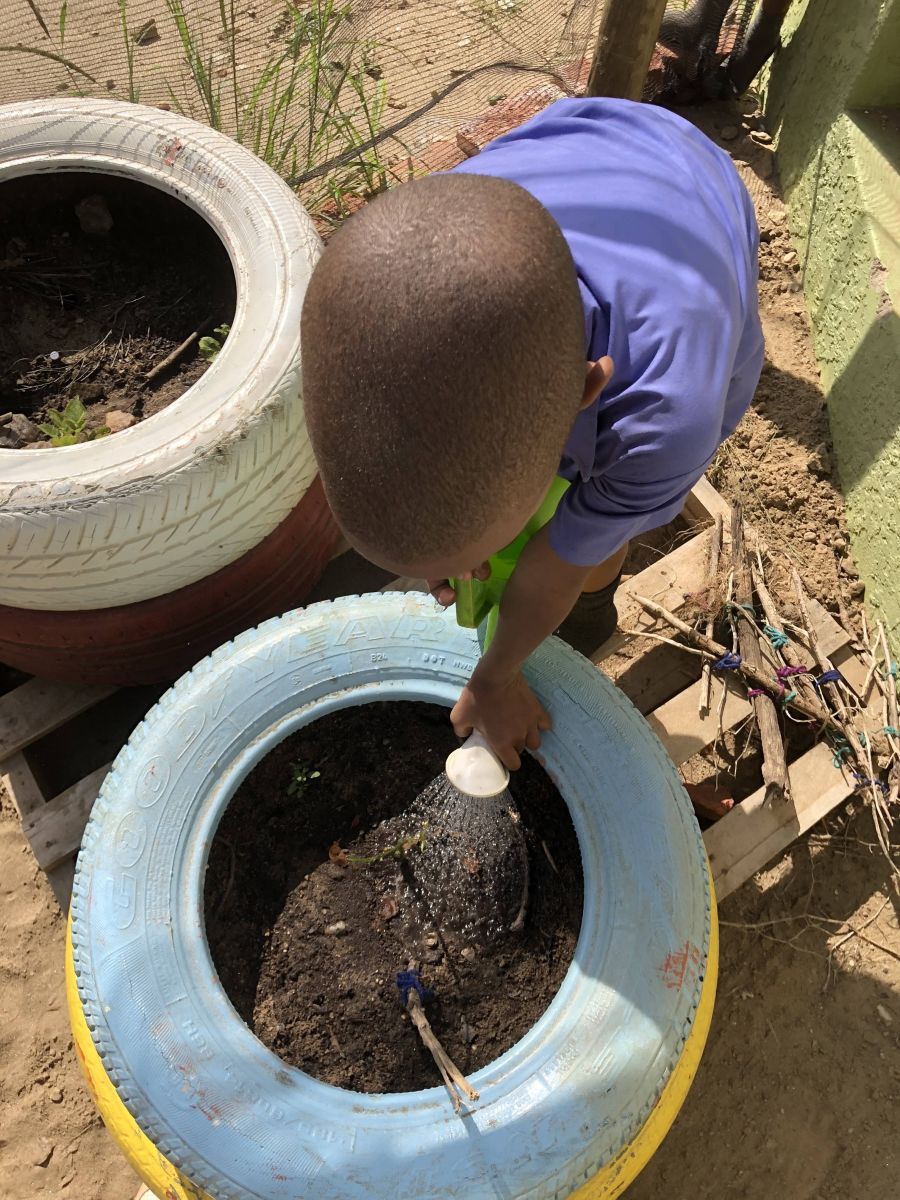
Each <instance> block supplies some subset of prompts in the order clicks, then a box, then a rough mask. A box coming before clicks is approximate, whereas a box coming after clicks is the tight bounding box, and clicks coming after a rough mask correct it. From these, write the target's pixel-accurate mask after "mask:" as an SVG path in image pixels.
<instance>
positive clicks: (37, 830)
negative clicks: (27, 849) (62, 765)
mask: <svg viewBox="0 0 900 1200" xmlns="http://www.w3.org/2000/svg"><path fill="white" fill-rule="evenodd" d="M111 765H112V764H111V763H106V765H105V766H102V767H98V768H97V770H96V771H92V772H91V773H90V775H85V777H84V779H79V781H78V783H75V784H73V785H72V787H70V788H66V790H65V791H64V792H61V793H60V795H58V796H56V797H55V798H54V799H53V800H48V801H47V803H46V804H44V805H42V806H41V807H40V808H39V809H37V810H36V811H35V812H32V813H31V814H30V816H28V817H27V818H26V819H25V820H23V822H22V829H23V830H24V833H25V836H26V837H27V838H28V841H29V842H30V843H31V849H32V851H33V852H34V857H35V858H36V859H37V861H38V866H40V867H42V868H43V870H45V871H50V870H51V869H52V868H53V867H55V866H57V865H58V864H59V863H61V862H62V861H63V859H65V858H67V857H68V856H69V855H70V854H73V853H74V852H75V851H76V850H77V849H78V847H79V846H80V845H81V837H82V834H83V833H84V827H85V825H86V824H87V819H88V817H89V816H90V812H91V809H92V808H93V805H94V801H95V800H96V799H97V793H98V792H99V791H100V785H101V784H102V783H103V780H104V779H105V778H106V775H107V772H108V771H109V768H110V766H111Z"/></svg>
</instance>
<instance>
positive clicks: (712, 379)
mask: <svg viewBox="0 0 900 1200" xmlns="http://www.w3.org/2000/svg"><path fill="white" fill-rule="evenodd" d="M757 244H758V231H757V227H756V220H755V216H754V212H753V206H752V204H751V202H750V198H749V196H748V195H747V192H746V190H745V188H744V186H743V184H742V183H741V181H740V179H739V178H738V175H737V173H736V171H735V169H734V167H733V165H732V163H731V161H730V159H729V158H728V157H727V155H726V154H724V153H723V152H722V151H720V150H718V149H717V148H716V147H715V146H714V145H713V144H712V143H711V142H710V141H709V140H708V139H707V138H706V137H704V136H703V134H701V133H699V132H698V131H697V130H696V129H694V128H693V126H691V125H689V124H688V123H687V122H686V121H683V120H682V119H681V118H680V117H678V116H675V115H674V114H672V113H669V112H666V111H664V110H662V109H659V108H653V107H650V106H649V105H643V104H635V103H631V102H629V101H624V100H598V99H582V100H577V99H573V100H561V101H559V102H558V103H556V104H554V105H552V106H551V107H550V108H548V109H546V110H545V111H544V112H543V113H541V114H540V115H539V116H537V117H535V118H534V119H533V120H531V121H529V122H528V123H527V124H525V125H523V126H522V127H521V128H519V129H516V130H514V131H513V132H512V133H510V134H507V135H506V136H504V137H502V138H500V139H498V140H497V141H496V142H494V143H492V144H491V145H490V146H488V147H486V148H485V149H484V150H483V151H482V152H481V153H480V154H479V155H477V156H476V157H475V158H472V159H469V160H467V161H466V162H465V163H463V164H462V165H461V166H459V167H458V168H456V170H455V171H453V172H451V173H449V174H446V175H440V176H433V177H431V178H428V179H423V180H420V181H416V182H413V183H409V184H405V185H403V186H401V187H398V188H396V189H395V190H393V191H390V192H388V193H387V194H386V195H384V196H383V197H381V198H380V199H378V200H377V201H375V202H374V203H373V204H370V205H369V206H367V207H366V208H365V209H363V210H362V211H361V212H360V213H358V214H357V215H356V216H354V217H353V218H352V219H351V220H349V221H348V222H347V223H346V224H345V225H344V226H343V227H342V228H341V230H340V231H339V232H338V233H337V234H336V236H335V237H334V239H333V240H332V241H331V243H330V244H329V246H328V248H327V250H326V251H325V253H324V255H323V256H322V259H321V261H320V262H319V264H318V266H317V267H316V270H315V272H314V274H313V278H312V280H311V282H310V285H309V291H308V293H307V297H306V303H305V307H304V312H303V329H302V351H303V387H304V397H305V404H306V414H307V420H308V423H309V430H310V435H311V438H312V443H313V448H314V450H315V453H316V456H317V458H318V462H319V468H320V471H321V474H322V480H323V483H324V485H325V490H326V493H327V495H328V498H329V501H330V502H331V505H332V508H333V510H334V513H335V515H336V517H337V520H338V521H339V522H340V524H341V525H342V527H343V529H344V531H345V533H346V535H347V537H348V538H349V539H350V541H351V542H352V543H353V544H354V545H355V546H356V547H357V548H358V549H359V551H360V552H361V553H362V554H364V555H365V556H366V557H367V558H369V559H371V560H373V561H374V562H377V563H379V564H381V565H383V566H385V567H388V568H390V569H391V570H393V571H396V572H397V574H399V575H412V576H416V577H425V578H426V579H428V580H429V584H430V586H431V587H432V590H433V594H434V595H435V596H436V598H437V599H438V600H439V601H441V602H442V603H445V604H446V603H452V601H453V591H452V589H451V588H450V587H449V586H448V584H447V580H448V578H453V577H462V578H465V577H466V575H467V574H468V573H471V572H473V571H474V572H475V574H479V572H481V573H483V571H484V568H483V566H481V567H480V566H479V564H484V562H485V560H486V559H487V558H488V557H489V556H490V555H491V554H493V553H495V552H496V551H497V550H499V549H501V548H502V547H503V546H505V545H506V544H507V543H508V542H510V541H512V539H513V538H514V537H515V536H516V534H517V533H518V532H519V531H520V530H521V529H522V528H523V526H524V525H525V523H526V521H527V519H528V517H529V516H530V515H531V514H532V513H533V512H534V511H535V510H536V509H537V507H538V505H539V503H540V501H541V499H542V498H543V496H544V494H545V492H546V491H547V488H548V487H549V485H550V483H551V481H552V479H553V477H554V475H555V474H557V473H558V474H560V475H562V476H564V477H565V478H566V479H568V480H571V486H570V487H569V489H568V491H567V492H566V494H565V496H564V497H563V499H562V501H561V502H560V505H559V508H558V510H557V512H556V514H555V516H554V517H553V519H552V520H551V522H550V524H549V525H547V526H546V527H545V528H544V529H543V530H542V531H541V532H540V533H539V534H537V535H536V536H535V537H534V538H532V539H531V541H530V542H529V543H528V545H527V546H526V548H525V550H524V552H523V553H522V556H521V558H520V560H519V563H518V565H517V567H516V570H515V572H514V574H513V576H512V578H511V579H510V581H509V583H508V585H507V587H506V590H505V592H504V596H503V601H502V604H501V609H500V620H499V623H498V627H497V632H496V635H495V637H494V640H493V642H492V643H491V646H490V648H489V649H488V651H487V653H486V654H485V655H484V657H483V658H482V659H481V661H480V663H479V665H478V667H477V668H476V670H475V672H474V673H473V675H472V678H471V680H470V681H469V683H468V685H467V686H466V687H465V688H464V690H463V693H462V695H461V697H460V700H459V702H458V704H457V705H456V707H455V708H454V710H453V712H452V714H451V718H452V721H453V724H454V727H455V729H456V732H457V733H458V734H460V735H461V736H465V735H467V734H468V733H469V732H471V730H472V729H473V728H477V729H480V730H481V731H482V733H483V734H484V735H485V736H486V737H487V738H488V740H489V741H490V742H491V744H492V745H493V746H494V748H495V750H496V751H497V753H498V754H499V755H500V757H501V758H502V759H503V761H504V762H505V763H506V764H507V766H509V767H511V768H513V769H515V768H517V767H518V766H519V754H520V752H521V751H522V750H523V749H524V748H525V747H528V748H529V749H534V748H536V747H537V746H538V745H539V743H540V733H541V730H543V729H547V728H549V718H548V716H547V714H546V712H545V711H544V709H543V708H542V707H541V705H540V704H539V703H538V701H537V699H536V697H535V696H534V694H533V693H532V692H531V691H530V689H529V688H528V686H527V685H526V683H525V681H524V679H523V677H522V674H521V670H520V668H521V666H522V664H523V662H524V661H525V659H526V658H527V657H528V655H529V654H531V652H532V651H533V650H534V649H535V647H536V646H538V645H539V643H540V642H541V641H543V639H544V638H545V637H547V636H548V635H549V634H551V633H553V632H554V631H555V630H557V629H560V627H561V629H560V632H561V634H562V636H563V637H564V638H566V639H567V640H569V641H571V642H572V643H574V644H575V645H576V647H578V648H583V649H585V650H586V651H587V652H590V651H591V650H593V649H594V648H595V647H596V646H598V645H599V644H600V643H601V642H602V641H603V640H605V638H606V637H608V636H609V634H610V633H611V632H612V631H613V629H614V628H615V621H616V612H615V608H614V606H613V603H612V593H613V591H614V590H615V585H616V583H617V582H618V579H619V575H620V572H621V568H622V562H623V560H624V557H625V551H626V549H627V545H628V541H629V539H630V538H632V537H633V536H635V535H636V534H640V533H643V532H645V531H646V530H649V529H651V528H653V527H655V526H658V525H662V524H665V522H667V521H669V520H671V519H672V518H673V517H675V516H676V515H677V514H678V513H679V512H680V511H681V508H682V506H683V503H684V499H685V497H686V495H687V493H688V492H689V490H690V488H691V487H692V486H693V484H694V483H695V482H696V481H697V480H698V479H699V478H700V476H701V475H702V473H703V471H704V470H705V468H706V467H707V466H708V464H709V462H710V460H711V459H712V457H713V455H714V454H715V452H716V449H717V447H718V446H719V444H720V443H721V442H722V441H723V440H724V439H725V438H726V437H727V436H728V435H729V434H730V433H731V432H732V431H733V430H734V428H735V426H736V425H737V423H738V421H739V420H740V418H741V415H742V414H743V412H744V411H745V409H746V408H747V406H748V404H749V403H750V399H751V397H752V395H753V391H754V389H755V387H756V384H757V381H758V379H759V374H760V370H761V368H762V361H763V340H762V332H761V329H760V324H759V316H758V312H757V295H756V278H757Z"/></svg>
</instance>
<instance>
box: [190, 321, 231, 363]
mask: <svg viewBox="0 0 900 1200" xmlns="http://www.w3.org/2000/svg"><path fill="white" fill-rule="evenodd" d="M229 333H231V326H230V325H217V326H216V327H215V329H214V330H213V334H214V335H215V336H208V337H202V338H201V339H200V341H199V342H198V343H197V345H198V346H199V348H200V356H201V358H205V359H206V361H207V362H210V363H211V362H213V361H214V360H215V358H216V356H217V355H218V353H219V351H220V350H221V349H222V347H223V345H224V344H225V339H226V338H227V337H228V335H229Z"/></svg>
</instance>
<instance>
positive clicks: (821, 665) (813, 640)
mask: <svg viewBox="0 0 900 1200" xmlns="http://www.w3.org/2000/svg"><path fill="white" fill-rule="evenodd" d="M791 582H792V583H793V585H794V594H795V596H796V597H797V606H798V608H799V609H800V619H801V620H802V621H803V625H804V628H805V629H806V632H807V635H808V636H809V648H810V650H811V651H812V656H813V658H814V659H815V660H816V666H817V667H818V669H819V671H820V672H821V673H823V674H824V672H825V671H833V670H834V664H833V663H832V662H831V660H830V659H828V658H826V657H825V655H824V654H823V653H822V651H821V649H820V647H819V635H818V634H817V633H816V630H815V627H814V625H813V623H812V620H811V619H810V615H809V599H808V597H807V595H806V588H804V586H803V580H802V579H801V578H800V575H799V573H798V571H797V568H796V567H792V568H791ZM822 687H823V689H824V691H825V694H826V695H827V696H828V698H829V700H830V701H831V703H832V704H833V705H834V708H835V711H836V712H837V714H838V716H840V717H843V718H844V719H848V715H847V707H846V705H845V704H844V701H843V698H842V696H841V693H840V690H839V688H838V686H837V684H835V683H826V684H823V685H822Z"/></svg>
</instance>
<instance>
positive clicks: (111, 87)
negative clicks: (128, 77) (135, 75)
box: [106, 79, 116, 92]
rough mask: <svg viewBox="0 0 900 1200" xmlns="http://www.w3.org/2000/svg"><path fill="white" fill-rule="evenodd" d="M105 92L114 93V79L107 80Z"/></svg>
mask: <svg viewBox="0 0 900 1200" xmlns="http://www.w3.org/2000/svg"><path fill="white" fill-rule="evenodd" d="M106 90H107V91H108V92H114V91H115V90H116V81H115V80H114V79H107V81H106Z"/></svg>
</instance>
